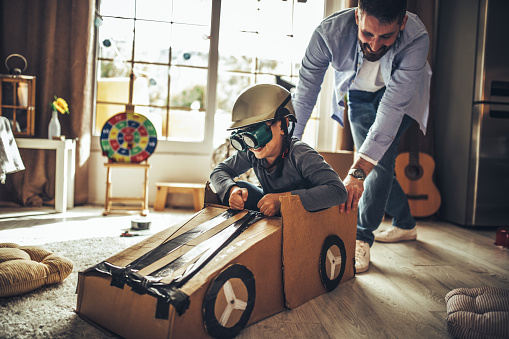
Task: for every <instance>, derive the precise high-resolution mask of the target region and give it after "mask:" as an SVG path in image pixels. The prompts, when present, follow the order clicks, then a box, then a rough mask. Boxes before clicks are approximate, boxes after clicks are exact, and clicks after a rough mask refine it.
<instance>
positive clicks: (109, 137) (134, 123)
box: [100, 112, 157, 163]
mask: <svg viewBox="0 0 509 339" xmlns="http://www.w3.org/2000/svg"><path fill="white" fill-rule="evenodd" d="M100 141H101V149H102V151H103V155H105V156H107V157H108V158H109V159H110V161H113V162H132V163H140V162H142V161H144V160H146V159H147V158H148V157H149V156H150V155H151V154H152V153H153V152H154V151H155V148H156V145H157V133H156V129H155V127H154V125H152V123H151V122H150V120H148V119H147V118H146V117H145V116H143V115H141V114H137V113H127V112H124V113H119V114H116V115H114V116H113V117H111V118H110V119H109V120H108V121H106V123H105V124H104V126H103V129H102V131H101V138H100Z"/></svg>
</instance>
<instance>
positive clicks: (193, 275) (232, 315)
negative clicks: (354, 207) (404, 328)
mask: <svg viewBox="0 0 509 339" xmlns="http://www.w3.org/2000/svg"><path fill="white" fill-rule="evenodd" d="M280 201H281V217H271V218H268V217H264V216H263V215H262V214H260V213H259V212H254V211H248V210H244V211H233V210H230V209H228V208H227V207H225V206H222V205H220V204H218V202H219V201H218V199H217V195H215V193H213V192H212V191H211V190H210V188H209V187H208V185H207V187H206V192H205V206H204V208H203V209H202V210H201V211H199V212H197V213H196V214H195V215H193V216H192V217H191V218H190V219H189V220H186V221H184V222H181V223H179V224H177V225H175V226H173V227H170V228H168V229H165V230H163V231H161V232H159V233H157V234H155V235H153V236H151V237H149V238H147V239H145V240H143V241H141V242H140V243H138V244H136V245H134V246H132V247H129V248H127V249H126V250H124V251H122V252H120V253H118V254H116V255H114V256H112V257H111V258H108V259H106V260H104V261H103V262H101V263H99V264H97V265H95V266H93V267H91V268H89V269H87V270H85V271H84V272H80V274H79V279H78V288H77V294H78V303H77V309H76V312H77V313H78V314H79V315H80V316H81V317H84V318H86V319H88V320H90V321H91V322H93V323H96V324H98V325H100V326H102V327H104V328H106V329H108V330H110V331H112V332H114V333H116V334H118V335H120V336H122V337H125V338H142V337H143V338H202V337H220V338H223V337H234V336H236V335H237V334H238V333H239V332H240V331H241V330H242V329H243V328H244V327H245V326H248V325H250V324H252V323H255V322H257V321H260V320H262V319H264V318H266V317H268V316H270V315H273V314H276V313H278V312H281V311H283V310H284V309H285V307H288V308H290V309H292V308H295V307H297V306H299V305H302V304H303V303H305V302H307V301H309V300H311V299H313V298H315V297H317V296H319V295H321V294H323V293H325V292H327V291H331V290H333V289H335V288H336V287H337V286H338V285H339V284H341V283H343V282H345V281H347V280H349V279H351V278H352V277H354V275H355V271H354V260H355V259H354V252H355V237H356V220H357V216H356V213H350V214H344V213H342V214H340V213H339V207H338V206H335V207H331V208H329V209H325V210H322V211H318V212H307V211H306V210H305V209H304V208H303V207H302V203H301V202H300V198H299V197H298V196H296V195H287V196H283V197H281V198H280Z"/></svg>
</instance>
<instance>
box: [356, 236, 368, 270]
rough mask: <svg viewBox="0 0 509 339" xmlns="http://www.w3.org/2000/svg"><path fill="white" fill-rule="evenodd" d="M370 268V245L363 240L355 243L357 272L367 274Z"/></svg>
mask: <svg viewBox="0 0 509 339" xmlns="http://www.w3.org/2000/svg"><path fill="white" fill-rule="evenodd" d="M368 268H369V244H368V243H367V242H365V241H362V240H356V241H355V272H356V273H362V272H366V271H367V270H368Z"/></svg>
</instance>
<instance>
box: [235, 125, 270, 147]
mask: <svg viewBox="0 0 509 339" xmlns="http://www.w3.org/2000/svg"><path fill="white" fill-rule="evenodd" d="M270 126H271V125H267V124H266V123H265V122H261V123H259V124H256V125H254V126H249V127H247V128H243V129H240V130H237V131H233V132H232V135H231V136H230V143H231V144H232V146H233V148H235V149H236V150H238V151H244V152H245V151H247V150H248V149H249V148H253V149H257V148H261V147H263V146H265V145H267V143H268V142H269V141H271V140H272V130H271V128H270Z"/></svg>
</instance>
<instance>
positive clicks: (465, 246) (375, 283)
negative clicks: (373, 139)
mask: <svg viewBox="0 0 509 339" xmlns="http://www.w3.org/2000/svg"><path fill="white" fill-rule="evenodd" d="M417 225H418V235H417V238H418V239H417V241H411V242H403V243H395V244H383V243H375V244H374V245H373V246H372V247H371V265H370V268H369V270H368V271H367V272H365V273H361V274H358V275H357V276H356V277H355V278H354V279H351V280H350V281H348V282H346V283H345V284H342V285H340V286H339V287H338V288H337V289H336V290H334V291H332V292H330V293H327V294H324V295H322V296H320V297H318V298H315V299H314V300H311V301H310V302H308V303H307V304H304V305H303V306H301V307H299V308H297V309H295V310H288V311H285V312H283V313H279V314H277V315H275V316H273V317H271V318H268V319H265V320H264V321H261V322H259V323H257V324H254V325H252V326H249V327H247V328H246V329H244V330H243V331H242V332H241V334H240V335H239V336H238V337H239V338H282V339H283V338H313V339H319V338H452V336H449V334H448V333H447V327H446V320H445V318H446V304H445V299H444V297H445V295H446V294H447V292H449V291H451V290H453V289H455V288H459V287H467V288H472V287H481V286H493V287H500V288H506V289H509V250H508V249H504V248H499V247H497V246H495V245H494V241H495V233H496V229H491V230H486V229H481V230H472V229H468V228H463V227H459V226H455V225H452V224H449V223H444V222H433V221H425V220H420V221H418V224H417ZM388 226H389V224H388V223H387V222H384V223H383V224H382V225H381V226H380V230H382V229H384V228H385V227H388Z"/></svg>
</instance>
